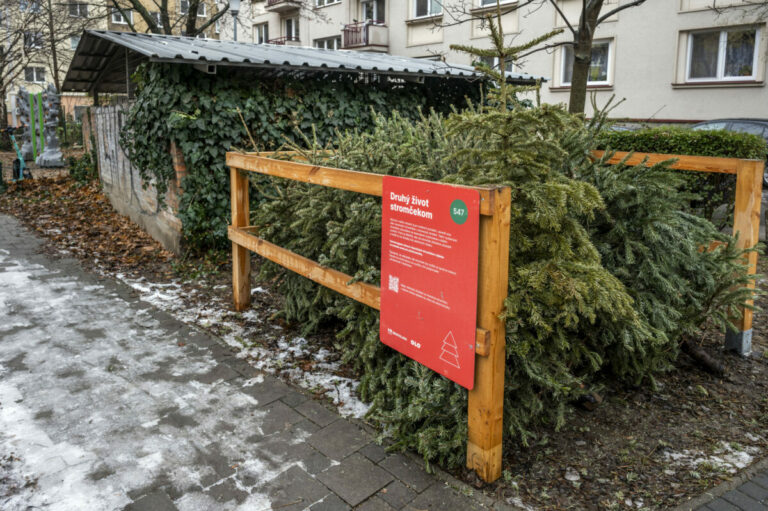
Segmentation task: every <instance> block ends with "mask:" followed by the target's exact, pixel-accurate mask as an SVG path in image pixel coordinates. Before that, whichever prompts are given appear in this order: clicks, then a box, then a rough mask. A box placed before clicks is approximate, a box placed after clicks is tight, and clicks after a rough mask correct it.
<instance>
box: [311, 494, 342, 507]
mask: <svg viewBox="0 0 768 511" xmlns="http://www.w3.org/2000/svg"><path fill="white" fill-rule="evenodd" d="M350 509H352V508H351V507H349V506H348V505H347V504H345V503H344V501H343V500H341V499H340V498H339V497H337V496H336V495H328V496H327V497H325V498H324V499H323V501H322V502H318V503H317V504H315V505H314V506H312V507H311V508H309V511H349V510H350Z"/></svg>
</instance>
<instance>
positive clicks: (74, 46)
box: [69, 35, 80, 50]
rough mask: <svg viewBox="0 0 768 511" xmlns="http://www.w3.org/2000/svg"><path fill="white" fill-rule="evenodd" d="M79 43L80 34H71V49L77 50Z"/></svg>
mask: <svg viewBox="0 0 768 511" xmlns="http://www.w3.org/2000/svg"><path fill="white" fill-rule="evenodd" d="M79 44H80V36H79V35H72V36H69V49H70V50H76V49H77V47H78V45H79Z"/></svg>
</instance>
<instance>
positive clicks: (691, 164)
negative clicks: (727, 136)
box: [592, 151, 758, 174]
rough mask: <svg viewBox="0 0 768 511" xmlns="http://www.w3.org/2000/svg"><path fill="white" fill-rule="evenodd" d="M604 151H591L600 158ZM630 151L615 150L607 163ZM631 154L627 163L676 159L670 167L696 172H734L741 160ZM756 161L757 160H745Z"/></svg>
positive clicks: (617, 160) (653, 163)
mask: <svg viewBox="0 0 768 511" xmlns="http://www.w3.org/2000/svg"><path fill="white" fill-rule="evenodd" d="M604 154H605V151H592V156H593V157H594V158H597V159H599V158H602V157H603V155H604ZM629 154H630V153H628V152H624V151H617V152H616V153H615V154H614V155H613V156H612V157H611V158H610V159H609V160H608V163H610V164H612V165H615V164H617V163H619V162H621V161H622V160H623V159H624V158H626V157H627V156H628V155H629ZM631 154H632V156H630V157H629V159H627V161H626V162H625V163H626V164H627V165H639V164H641V163H643V161H646V159H647V161H646V163H647V164H648V165H655V164H657V163H661V162H663V161H668V160H672V159H677V162H676V163H673V164H671V165H670V168H672V169H677V170H692V171H697V172H717V173H721V174H736V172H737V171H738V169H739V165H740V162H741V161H745V160H739V159H736V158H715V157H712V156H685V155H680V154H656V153H631ZM746 161H758V160H746Z"/></svg>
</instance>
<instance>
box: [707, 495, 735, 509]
mask: <svg viewBox="0 0 768 511" xmlns="http://www.w3.org/2000/svg"><path fill="white" fill-rule="evenodd" d="M707 505H708V506H709V508H710V509H711V510H712V511H739V508H737V507H736V506H734V505H733V504H731V503H730V502H728V501H727V500H725V499H723V498H719V499H716V500H713V501H712V502H710V503H709V504H707Z"/></svg>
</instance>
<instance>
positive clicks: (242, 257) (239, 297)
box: [230, 168, 251, 311]
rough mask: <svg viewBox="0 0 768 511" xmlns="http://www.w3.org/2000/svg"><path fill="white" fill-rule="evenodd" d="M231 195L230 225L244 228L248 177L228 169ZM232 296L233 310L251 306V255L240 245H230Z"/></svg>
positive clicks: (247, 207) (247, 212)
mask: <svg viewBox="0 0 768 511" xmlns="http://www.w3.org/2000/svg"><path fill="white" fill-rule="evenodd" d="M230 187H231V189H230V191H231V194H232V199H231V200H232V225H233V226H235V227H245V226H247V225H248V224H249V223H250V221H249V216H250V215H249V203H248V175H247V174H246V175H243V174H241V173H240V172H239V171H238V170H237V169H235V168H232V169H230ZM232 294H233V296H234V302H235V310H237V311H244V310H245V309H247V308H248V307H249V306H250V305H251V254H250V253H249V252H248V249H246V248H245V247H243V246H242V245H240V244H237V243H232Z"/></svg>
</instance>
